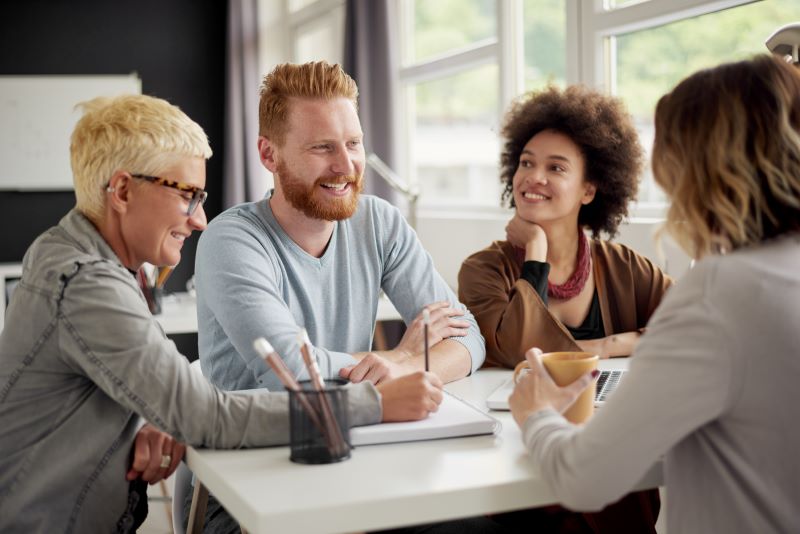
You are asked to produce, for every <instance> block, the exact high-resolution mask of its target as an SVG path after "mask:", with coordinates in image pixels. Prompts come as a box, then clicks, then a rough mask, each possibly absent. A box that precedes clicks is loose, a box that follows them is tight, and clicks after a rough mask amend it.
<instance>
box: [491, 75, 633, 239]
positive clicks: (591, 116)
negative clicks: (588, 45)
mask: <svg viewBox="0 0 800 534" xmlns="http://www.w3.org/2000/svg"><path fill="white" fill-rule="evenodd" d="M544 130H554V131H557V132H560V133H562V134H564V135H566V136H567V137H569V138H570V139H572V141H573V142H574V143H575V144H576V145H578V147H579V148H580V150H581V153H582V155H583V157H584V159H585V161H586V180H587V181H589V182H590V183H592V184H594V186H595V187H596V188H597V193H596V194H595V197H594V200H593V201H592V202H591V203H589V204H586V205H584V206H582V207H581V210H580V213H579V214H578V224H579V225H581V226H582V227H588V228H590V229H591V231H592V235H593V236H594V237H599V234H600V232H606V233H607V234H608V235H609V236H610V237H614V236H615V235H616V233H617V227H618V226H619V224H620V222H622V220H623V218H625V216H627V214H628V203H629V202H630V201H631V200H633V199H634V198H636V192H637V190H638V185H639V174H640V172H641V170H642V162H643V151H642V147H641V145H640V144H639V136H638V134H637V133H636V129H635V128H634V126H633V121H632V119H631V117H630V115H628V113H627V112H626V111H625V109H624V106H623V104H622V102H621V101H620V100H618V99H616V98H614V97H610V96H605V95H602V94H600V93H598V92H596V91H592V90H590V89H588V88H586V87H583V86H577V85H575V86H570V87H568V88H567V89H564V90H560V89H558V88H557V87H552V86H551V87H548V88H547V89H545V90H543V91H539V92H531V93H527V94H525V95H523V96H521V97H520V98H518V99H517V100H516V101H515V102H514V103H513V104H512V105H511V108H510V109H509V110H508V113H506V116H505V120H504V124H503V130H502V135H503V137H504V138H505V139H506V141H505V144H504V145H503V151H502V153H501V155H500V181H501V182H502V183H503V185H504V186H505V188H504V190H503V195H502V201H503V202H504V203H507V204H508V205H509V206H511V207H512V208H513V207H515V205H514V191H513V189H514V173H516V171H517V167H518V166H519V158H520V155H521V154H522V149H523V148H525V145H526V144H527V143H528V141H530V139H531V138H532V137H533V136H535V135H536V134H538V133H539V132H542V131H544Z"/></svg>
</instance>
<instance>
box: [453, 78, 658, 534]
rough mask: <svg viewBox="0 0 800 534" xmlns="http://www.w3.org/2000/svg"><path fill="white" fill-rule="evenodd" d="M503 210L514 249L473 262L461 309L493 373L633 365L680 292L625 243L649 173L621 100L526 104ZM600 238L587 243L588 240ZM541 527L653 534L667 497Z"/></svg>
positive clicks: (553, 98)
mask: <svg viewBox="0 0 800 534" xmlns="http://www.w3.org/2000/svg"><path fill="white" fill-rule="evenodd" d="M503 135H504V137H505V138H506V142H505V146H504V149H503V153H502V155H501V167H502V170H501V180H502V182H503V184H504V185H505V190H504V192H503V198H504V199H505V200H508V201H510V204H511V206H512V207H514V208H515V211H514V216H513V217H512V218H511V221H509V223H508V225H507V226H506V241H496V242H494V243H492V245H490V246H489V247H488V248H486V249H484V250H482V251H480V252H477V253H475V254H473V255H472V256H470V257H469V258H467V260H465V261H464V264H463V265H462V267H461V272H460V273H459V280H458V282H459V297H460V299H461V301H462V302H464V304H465V305H466V306H467V307H468V308H469V309H470V311H471V312H472V313H473V315H474V316H475V318H476V320H477V321H478V325H479V326H480V328H481V333H482V334H483V336H484V338H485V339H486V362H487V364H488V365H491V366H504V367H511V368H513V367H514V366H515V365H517V364H518V363H519V362H521V361H523V360H524V356H525V351H526V350H527V349H529V348H530V347H532V346H538V347H541V348H542V349H543V350H545V351H547V352H550V351H581V350H582V351H587V352H592V353H596V354H600V355H601V356H602V357H609V356H622V355H629V354H631V352H632V351H633V348H634V347H635V346H636V343H637V341H638V339H639V336H640V330H641V329H643V327H644V326H645V325H646V324H647V321H648V319H649V318H650V316H651V314H652V313H653V311H654V310H655V308H656V307H657V306H658V304H659V303H660V301H661V298H662V296H663V295H664V292H665V291H666V289H667V288H668V287H669V285H670V283H671V280H670V278H669V277H667V276H666V275H664V274H663V273H662V272H661V270H660V269H658V268H657V267H656V266H654V265H653V264H652V263H651V262H650V261H649V260H647V259H646V258H644V257H642V256H640V255H638V254H637V253H635V252H634V251H633V250H631V249H629V248H628V247H625V246H623V245H619V244H614V243H611V242H609V241H605V240H601V239H599V238H598V237H599V235H600V234H601V233H602V232H605V233H606V234H608V235H610V236H613V235H615V234H616V232H617V227H618V226H619V224H620V222H621V221H622V219H623V218H624V216H625V215H626V214H627V208H628V204H629V203H630V202H631V201H632V200H634V199H635V197H636V191H637V184H638V179H639V174H640V171H641V167H642V150H641V147H640V145H639V142H638V136H637V133H636V130H635V128H634V126H633V124H632V121H631V120H630V117H629V116H628V115H627V114H626V113H625V111H624V109H623V106H622V104H621V103H620V101H619V100H617V99H615V98H613V97H609V96H605V95H602V94H600V93H597V92H595V91H592V90H589V89H587V88H585V87H580V86H572V87H569V88H567V89H565V90H560V89H557V88H554V87H550V88H548V89H546V90H544V91H541V92H538V93H531V94H529V95H526V96H524V97H522V98H521V99H519V100H518V101H517V102H515V103H514V104H513V105H512V107H511V109H510V110H509V111H508V113H507V115H506V118H505V125H504V127H503ZM586 230H588V231H590V232H591V233H592V234H593V239H591V240H590V239H588V238H587V237H586V234H585V231H586ZM534 512H535V513H536V514H537V517H536V518H535V521H536V523H537V524H540V525H541V524H546V525H551V526H552V528H556V529H559V530H562V531H563V530H565V529H572V530H570V531H572V532H581V531H586V532H590V531H594V532H612V531H619V529H625V530H628V531H630V530H635V531H643V530H649V531H652V530H653V525H654V523H655V519H656V517H657V515H658V494H657V492H656V491H648V492H640V493H636V494H632V495H630V496H628V497H626V498H624V499H623V500H622V501H620V502H618V503H616V504H615V505H613V506H610V507H608V508H607V509H606V510H604V511H603V512H602V513H599V514H584V515H583V516H581V515H579V514H571V513H569V512H567V511H565V510H563V509H562V508H559V507H551V508H546V509H537V510H535V511H528V512H526V513H525V514H526V515H527V516H528V519H523V520H521V521H523V522H529V521H533V520H534V519H531V517H530V516H531V515H532V514H533V513H534Z"/></svg>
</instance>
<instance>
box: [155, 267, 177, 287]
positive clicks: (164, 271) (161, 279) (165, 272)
mask: <svg viewBox="0 0 800 534" xmlns="http://www.w3.org/2000/svg"><path fill="white" fill-rule="evenodd" d="M173 269H174V267H162V268H161V271H160V272H159V273H158V279H157V280H156V288H162V287H164V284H166V283H167V278H169V275H171V274H172V270H173Z"/></svg>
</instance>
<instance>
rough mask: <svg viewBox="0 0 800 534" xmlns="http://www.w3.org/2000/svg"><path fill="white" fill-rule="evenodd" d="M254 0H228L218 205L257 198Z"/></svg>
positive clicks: (262, 177) (261, 182)
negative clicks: (221, 156) (223, 125)
mask: <svg viewBox="0 0 800 534" xmlns="http://www.w3.org/2000/svg"><path fill="white" fill-rule="evenodd" d="M256 4H257V2H256V0H229V2H228V43H227V50H226V56H227V57H226V59H227V67H226V71H227V72H226V82H225V84H226V85H225V89H226V95H225V154H224V158H225V161H224V168H223V172H224V175H223V179H222V183H223V190H222V207H223V208H224V209H226V208H229V207H231V206H233V205H236V204H239V203H241V202H245V201H250V200H258V199H259V198H261V197H262V196H263V195H264V192H265V190H266V171H265V170H264V168H263V167H262V166H261V162H260V160H259V158H258V147H257V144H256V142H257V139H258V83H259V79H258V72H257V70H258V17H257V7H256Z"/></svg>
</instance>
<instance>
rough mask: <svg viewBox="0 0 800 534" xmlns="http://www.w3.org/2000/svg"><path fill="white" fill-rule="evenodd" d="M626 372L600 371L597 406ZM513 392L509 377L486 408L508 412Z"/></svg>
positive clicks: (596, 392) (492, 396)
mask: <svg viewBox="0 0 800 534" xmlns="http://www.w3.org/2000/svg"><path fill="white" fill-rule="evenodd" d="M626 372H627V371H626V370H623V369H618V370H613V371H600V376H598V377H597V390H596V391H595V395H594V405H595V406H597V407H600V406H602V405H603V403H604V402H605V401H606V398H608V396H609V395H610V394H611V393H612V392H613V391H614V390H615V389H616V388H617V384H619V381H620V380H622V376H623V375H624V374H625V373H626ZM512 391H514V377H509V378H508V380H506V381H505V382H503V384H502V385H501V386H500V387H499V388H497V389H496V390H494V391H493V392H492V394H491V395H489V398H487V399H486V406H488V407H489V408H490V409H492V410H508V396H509V395H511V392H512Z"/></svg>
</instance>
